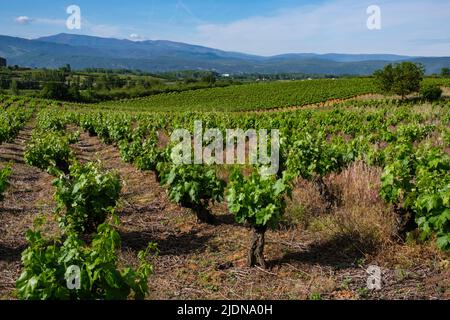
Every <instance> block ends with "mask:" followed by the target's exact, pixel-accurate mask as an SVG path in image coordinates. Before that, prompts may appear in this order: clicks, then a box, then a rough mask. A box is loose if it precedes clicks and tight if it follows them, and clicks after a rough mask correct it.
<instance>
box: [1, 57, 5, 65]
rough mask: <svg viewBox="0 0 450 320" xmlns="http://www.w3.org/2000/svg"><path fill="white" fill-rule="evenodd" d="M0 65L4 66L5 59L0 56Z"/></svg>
mask: <svg viewBox="0 0 450 320" xmlns="http://www.w3.org/2000/svg"><path fill="white" fill-rule="evenodd" d="M0 67H6V59H4V58H2V57H0Z"/></svg>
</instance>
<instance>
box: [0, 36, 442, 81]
mask: <svg viewBox="0 0 450 320" xmlns="http://www.w3.org/2000/svg"><path fill="white" fill-rule="evenodd" d="M0 56H4V57H5V58H6V59H7V60H8V64H10V65H15V64H17V65H22V66H28V67H48V68H55V67H60V66H62V65H65V64H70V65H72V67H73V68H75V69H82V68H89V67H95V68H114V69H118V68H124V69H140V70H144V71H152V72H164V71H174V70H214V71H217V72H221V73H281V72H284V73H292V72H298V73H307V74H334V75H344V74H354V75H367V74H371V73H372V72H373V71H375V70H376V69H379V68H381V67H383V66H384V65H386V64H387V63H390V62H395V61H403V60H411V61H414V62H420V63H423V64H424V65H425V67H426V69H427V72H428V73H437V72H439V71H440V69H441V68H443V67H448V66H450V58H449V57H443V58H438V57H432V58H426V57H424V58H415V57H406V56H397V55H385V54H379V55H371V54H357V55H348V54H334V53H333V54H324V55H318V54H313V53H303V54H285V55H278V56H273V57H261V56H255V55H247V54H242V53H236V52H226V51H222V50H217V49H211V48H207V47H202V46H196V45H190V44H184V43H178V42H171V41H162V40H161V41H140V42H134V41H130V40H119V39H107V38H99V37H92V36H83V35H74V34H58V35H55V36H49V37H44V38H39V39H35V40H27V39H22V38H15V37H9V36H0Z"/></svg>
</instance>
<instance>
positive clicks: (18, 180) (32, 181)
mask: <svg viewBox="0 0 450 320" xmlns="http://www.w3.org/2000/svg"><path fill="white" fill-rule="evenodd" d="M32 127H33V126H32V124H28V125H27V126H26V127H25V128H24V129H23V130H21V131H20V133H19V135H18V137H17V138H16V139H15V140H14V141H13V142H12V143H5V144H2V145H0V166H3V165H5V164H6V163H8V162H10V161H12V162H13V173H12V176H11V178H10V183H11V186H10V187H9V188H8V189H7V191H6V193H5V199H4V201H2V202H0V299H1V298H5V297H8V296H10V295H11V292H12V290H13V289H14V287H15V281H16V280H17V278H18V277H19V275H20V272H21V263H20V258H21V253H22V251H23V250H24V249H25V248H26V245H27V243H26V239H25V233H26V231H27V230H28V229H29V228H30V227H31V226H32V225H33V221H34V219H35V218H36V217H37V216H38V215H39V214H41V213H45V214H46V215H47V214H48V217H49V218H51V214H50V213H51V212H52V211H53V209H54V202H53V200H52V196H53V190H52V188H53V187H52V186H51V183H52V180H53V178H52V177H51V176H50V175H48V174H47V173H45V172H42V171H40V170H39V169H36V168H33V167H30V166H28V165H26V164H25V163H24V159H23V153H24V150H25V146H26V143H27V142H28V141H29V140H30V138H31V131H32Z"/></svg>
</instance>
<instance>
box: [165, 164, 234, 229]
mask: <svg viewBox="0 0 450 320" xmlns="http://www.w3.org/2000/svg"><path fill="white" fill-rule="evenodd" d="M161 184H162V185H166V186H167V187H168V193H169V198H170V200H171V201H173V202H175V203H178V204H180V205H182V206H184V207H186V208H191V209H193V210H194V211H195V213H196V214H197V218H198V219H199V220H200V221H203V222H207V223H211V222H213V217H212V215H211V214H210V213H209V212H208V211H207V210H206V207H207V204H208V202H209V201H213V202H221V201H222V200H223V193H224V189H225V183H224V182H223V181H221V180H220V179H218V178H217V176H216V172H215V171H214V170H213V169H211V168H209V167H207V166H203V165H181V166H177V165H172V167H171V168H170V171H168V172H165V173H164V174H163V175H162V178H161Z"/></svg>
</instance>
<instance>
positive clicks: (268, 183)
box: [0, 78, 450, 299]
mask: <svg viewBox="0 0 450 320" xmlns="http://www.w3.org/2000/svg"><path fill="white" fill-rule="evenodd" d="M426 81H427V82H429V83H438V84H441V85H448V83H446V82H445V81H444V80H443V79H427V80H426ZM373 87H374V86H373V80H372V79H370V78H366V79H357V78H355V79H339V80H332V79H329V80H311V81H294V82H276V83H260V84H249V85H240V86H229V87H224V88H213V89H200V90H195V91H184V92H181V93H169V94H159V95H154V96H151V97H148V98H138V99H133V100H122V101H119V102H104V103H100V104H95V105H94V104H92V105H87V104H86V105H82V104H71V103H62V102H53V101H49V100H40V99H31V98H14V97H8V96H1V97H0V106H1V107H0V220H1V224H0V270H1V273H0V298H19V299H127V298H130V299H144V298H147V299H156V298H162V299H199V298H203V299H204V298H211V299H265V298H271V299H368V298H400V297H402V298H404V297H409V298H430V297H432V298H448V297H449V294H450V292H449V286H450V283H449V279H450V275H449V264H448V261H449V260H448V259H449V256H448V251H449V250H450V174H449V173H450V104H449V102H448V99H447V97H444V98H443V99H441V100H439V101H437V102H433V103H430V102H424V101H420V100H418V99H411V100H407V101H401V100H399V99H396V98H393V97H391V98H382V99H377V100H375V99H373V100H368V99H364V100H362V99H350V100H348V101H341V102H335V103H333V105H332V106H325V107H321V108H318V107H305V108H302V109H299V110H296V111H292V112H276V113H265V112H261V113H238V112H235V113H233V112H230V111H253V110H266V109H274V108H284V107H292V106H305V105H310V104H316V103H321V102H325V101H328V100H345V99H349V98H352V97H355V96H359V95H363V94H369V93H378V91H377V90H374V89H373ZM224 111H228V112H224ZM195 121H202V122H203V124H204V126H205V127H206V128H217V129H219V131H220V132H221V133H222V134H223V135H224V136H225V133H226V130H227V129H229V128H242V129H243V130H249V129H255V130H260V129H271V130H273V129H278V130H279V132H280V137H281V145H280V167H281V170H280V172H279V174H278V175H276V176H271V177H266V176H264V175H263V174H262V170H261V168H260V167H258V166H251V165H243V166H240V165H206V164H205V165H189V166H180V165H175V164H173V163H172V162H171V159H170V154H171V150H172V147H173V144H172V143H171V142H170V138H169V137H170V135H171V132H173V130H174V129H178V128H186V129H188V130H189V131H190V132H193V128H194V122H195ZM369 265H378V266H380V267H381V268H382V269H383V273H384V276H385V279H386V280H385V285H384V288H383V290H381V291H368V290H367V289H366V287H365V286H366V279H367V277H366V274H365V272H366V271H365V270H366V268H367V267H368V266H369ZM71 266H78V267H79V269H80V274H81V280H80V283H81V287H80V288H79V289H78V290H71V289H70V288H68V287H67V279H68V278H70V274H69V273H68V271H67V270H69V269H70V268H71Z"/></svg>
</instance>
